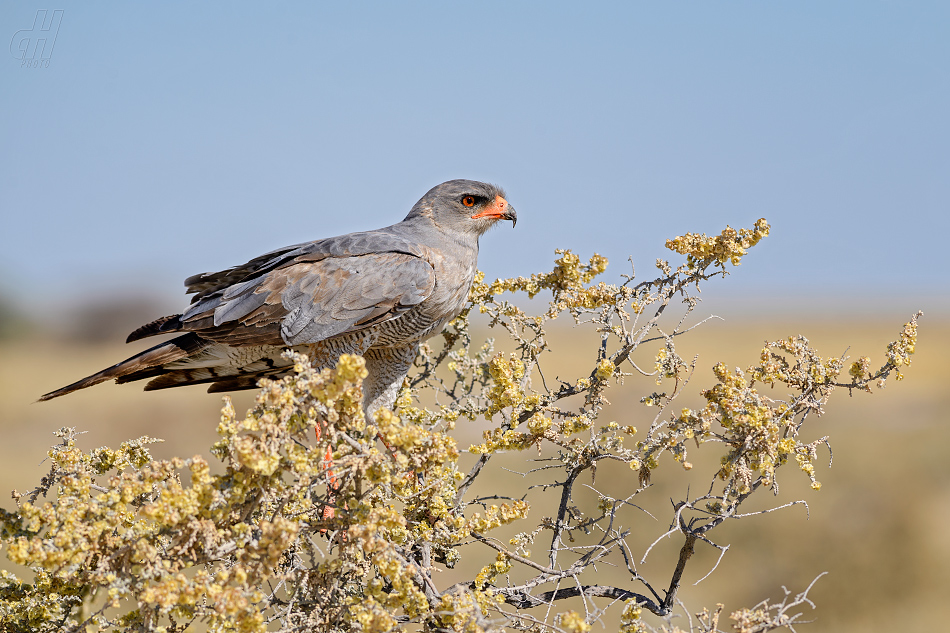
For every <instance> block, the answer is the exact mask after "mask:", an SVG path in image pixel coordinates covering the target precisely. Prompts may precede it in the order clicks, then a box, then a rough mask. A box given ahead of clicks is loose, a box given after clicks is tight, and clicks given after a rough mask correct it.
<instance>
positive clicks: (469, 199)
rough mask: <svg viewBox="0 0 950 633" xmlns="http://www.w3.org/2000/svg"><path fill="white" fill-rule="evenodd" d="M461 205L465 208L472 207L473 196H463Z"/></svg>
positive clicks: (473, 202) (473, 204)
mask: <svg viewBox="0 0 950 633" xmlns="http://www.w3.org/2000/svg"><path fill="white" fill-rule="evenodd" d="M462 204H464V205H465V206H466V207H474V206H475V196H465V197H464V198H462Z"/></svg>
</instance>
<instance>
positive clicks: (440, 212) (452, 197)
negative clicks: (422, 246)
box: [406, 180, 518, 238]
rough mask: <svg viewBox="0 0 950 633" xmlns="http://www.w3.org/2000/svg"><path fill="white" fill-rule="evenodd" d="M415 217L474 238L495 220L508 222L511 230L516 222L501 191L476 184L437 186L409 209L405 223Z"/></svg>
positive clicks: (475, 182)
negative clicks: (509, 221) (423, 218)
mask: <svg viewBox="0 0 950 633" xmlns="http://www.w3.org/2000/svg"><path fill="white" fill-rule="evenodd" d="M415 217H426V218H429V219H430V220H431V221H432V222H434V223H435V224H436V225H438V226H439V227H440V228H442V229H443V230H452V231H457V232H459V233H465V234H471V235H474V236H475V237H476V238H477V237H478V236H479V235H481V234H482V233H484V232H485V231H487V230H488V229H490V228H491V227H492V226H494V224H495V223H496V222H498V220H511V225H512V226H514V225H515V223H516V222H517V221H518V215H517V214H516V213H515V210H514V207H512V206H511V205H510V204H508V201H507V200H506V199H505V192H504V191H502V189H501V188H500V187H496V186H495V185H490V184H488V183H484V182H478V181H476V180H449V181H448V182H443V183H442V184H441V185H436V186H435V187H433V188H432V189H430V190H429V192H428V193H426V195H424V196H422V198H421V199H420V200H419V202H417V203H416V204H415V205H414V206H413V207H412V211H410V212H409V215H408V216H406V219H407V220H411V219H413V218H415Z"/></svg>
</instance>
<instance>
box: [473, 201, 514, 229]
mask: <svg viewBox="0 0 950 633" xmlns="http://www.w3.org/2000/svg"><path fill="white" fill-rule="evenodd" d="M476 218H495V219H496V220H511V226H512V228H514V226H515V224H517V223H518V214H517V213H515V209H514V207H512V206H511V205H510V204H508V201H507V200H505V199H504V198H502V197H501V196H495V201H494V202H492V203H491V204H489V205H488V206H487V207H485V208H484V209H482V210H481V211H479V212H478V213H476V214H475V215H473V216H472V219H473V220H474V219H476Z"/></svg>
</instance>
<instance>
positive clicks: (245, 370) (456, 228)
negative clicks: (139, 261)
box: [40, 180, 517, 411]
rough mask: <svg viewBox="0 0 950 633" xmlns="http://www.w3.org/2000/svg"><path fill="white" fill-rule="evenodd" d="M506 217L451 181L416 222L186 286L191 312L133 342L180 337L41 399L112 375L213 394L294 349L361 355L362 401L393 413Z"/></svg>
mask: <svg viewBox="0 0 950 633" xmlns="http://www.w3.org/2000/svg"><path fill="white" fill-rule="evenodd" d="M500 219H508V220H511V221H512V224H514V223H515V222H516V220H517V216H516V214H515V211H514V209H512V208H511V206H510V205H509V204H508V202H507V201H506V200H505V194H504V192H503V191H502V190H501V189H499V188H498V187H495V186H493V185H489V184H485V183H481V182H476V181H471V180H451V181H449V182H445V183H442V184H441V185H438V186H436V187H434V188H432V189H431V190H430V191H429V192H428V193H426V195H425V196H423V197H422V199H420V200H419V202H417V203H416V204H415V205H414V206H413V208H412V210H411V211H410V212H409V215H408V216H406V218H405V219H404V220H403V221H402V222H399V223H397V224H394V225H392V226H388V227H385V228H382V229H378V230H376V231H366V232H360V233H350V234H347V235H341V236H338V237H332V238H327V239H322V240H316V241H313V242H306V243H303V244H297V245H294V246H288V247H285V248H282V249H278V250H275V251H271V252H270V253H266V254H264V255H261V256H260V257H256V258H254V259H252V260H251V261H249V262H247V263H246V264H243V265H241V266H235V267H233V268H229V269H227V270H224V271H220V272H216V273H202V274H200V275H194V276H192V277H189V278H188V279H186V280H185V286H186V288H187V292H188V293H191V294H194V297H193V298H192V300H191V305H189V306H188V308H187V309H186V310H185V311H184V312H183V313H182V314H177V315H171V316H166V317H162V318H160V319H156V320H155V321H152V322H151V323H148V324H146V325H143V326H142V327H140V328H138V329H137V330H135V331H134V332H132V333H131V334H130V335H129V337H128V339H127V340H128V341H129V342H131V341H134V340H138V339H141V338H145V337H148V336H155V335H160V334H167V333H175V332H178V333H180V334H181V335H180V336H178V337H176V338H174V339H172V340H170V341H167V342H166V343H162V344H160V345H157V346H155V347H153V348H151V349H149V350H146V351H144V352H142V353H140V354H137V355H135V356H133V357H131V358H129V359H127V360H125V361H123V362H121V363H118V364H116V365H114V366H112V367H110V368H108V369H105V370H103V371H101V372H98V373H96V374H93V375H92V376H89V377H87V378H84V379H83V380H80V381H78V382H76V383H73V384H71V385H68V386H66V387H63V388H61V389H57V390H56V391H52V392H50V393H48V394H46V395H44V396H42V397H41V398H40V400H49V399H51V398H55V397H58V396H61V395H65V394H68V393H71V392H73V391H76V390H78V389H83V388H85V387H89V386H92V385H94V384H98V383H100V382H104V381H106V380H110V379H115V380H116V381H117V382H119V383H123V382H130V381H134V380H141V379H145V378H151V379H152V380H151V381H150V382H149V383H148V384H147V385H146V387H145V389H146V390H147V391H148V390H153V389H165V388H169V387H177V386H182V385H189V384H199V383H211V385H210V387H209V389H208V391H210V392H220V391H230V390H237V389H251V388H254V387H256V385H257V380H258V379H260V378H262V377H279V376H281V375H284V374H286V373H288V372H289V371H290V370H291V364H290V362H289V361H287V359H285V358H283V357H282V355H281V354H282V352H283V350H284V349H286V348H288V347H290V348H293V349H296V350H299V351H303V352H306V353H308V354H309V355H310V357H311V359H312V360H313V362H314V364H315V365H317V366H320V367H326V366H332V365H333V364H334V363H335V362H336V359H337V358H339V356H340V354H343V353H355V354H362V355H363V356H364V357H365V358H366V361H367V369H368V371H369V377H368V378H367V380H366V382H365V384H364V393H365V400H364V406H365V407H366V409H367V411H372V410H374V409H376V408H378V407H380V406H391V405H392V402H393V399H394V398H395V395H396V390H397V389H398V386H399V384H400V383H401V382H402V380H403V378H404V377H405V375H406V372H407V371H408V369H409V367H410V366H411V364H412V361H413V359H414V358H415V355H416V352H417V351H418V346H419V343H420V342H421V341H423V340H425V339H426V338H428V337H430V336H432V335H434V334H437V333H438V332H439V331H441V330H442V328H443V327H444V326H445V324H446V323H448V322H449V321H451V320H452V319H453V318H455V317H456V316H457V315H458V313H459V312H460V311H461V310H462V308H463V307H464V305H465V302H466V301H467V298H468V292H469V289H470V287H471V284H472V280H473V278H474V275H475V270H476V262H477V257H478V238H479V236H480V235H481V234H483V233H484V232H485V231H486V230H488V228H490V227H491V226H492V225H493V224H495V223H496V222H497V221H498V220H500Z"/></svg>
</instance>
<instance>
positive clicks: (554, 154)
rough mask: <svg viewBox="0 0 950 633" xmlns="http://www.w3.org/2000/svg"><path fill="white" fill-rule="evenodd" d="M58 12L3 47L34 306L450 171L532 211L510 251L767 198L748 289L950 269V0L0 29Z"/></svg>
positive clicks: (841, 291)
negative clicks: (503, 192) (37, 56)
mask: <svg viewBox="0 0 950 633" xmlns="http://www.w3.org/2000/svg"><path fill="white" fill-rule="evenodd" d="M37 9H49V10H54V9H62V10H63V11H64V13H63V14H62V21H61V24H60V26H59V31H58V35H57V37H56V41H55V48H54V49H53V52H52V54H51V55H50V56H49V65H48V67H47V68H23V67H21V62H20V61H18V60H17V59H15V57H14V54H13V52H15V51H10V50H9V49H7V50H6V51H4V52H3V53H0V59H2V61H0V85H2V87H3V88H2V90H0V114H2V116H0V121H2V123H0V135H2V136H0V140H2V145H3V147H4V150H5V151H3V152H2V154H0V214H2V227H3V228H2V229H0V290H3V291H4V292H6V293H7V294H12V295H14V296H16V297H19V298H20V299H21V300H22V301H25V302H29V303H31V304H34V305H36V304H39V303H50V302H52V303H56V302H57V301H62V300H63V299H75V298H76V297H77V296H81V295H83V294H86V293H89V294H91V295H96V296H101V295H103V294H108V293H123V292H138V293H142V294H148V293H156V294H160V295H162V296H169V297H174V296H175V295H174V293H180V292H181V290H182V287H181V281H182V280H183V279H184V278H185V277H186V276H188V275H191V274H193V273H196V272H201V271H207V270H217V269H221V268H225V267H227V266H230V265H234V264H238V263H241V262H243V261H246V260H247V259H249V258H251V257H253V256H255V255H258V254H260V253H262V252H264V251H267V250H270V249H273V248H276V247H279V246H282V245H285V244H290V243H295V242H301V241H306V240H310V239H316V238H319V237H325V236H330V235H335V234H339V233H343V232H348V231H353V230H364V229H372V228H377V227H379V226H383V225H386V224H391V223H393V222H395V221H398V220H400V219H401V218H402V217H403V216H404V215H405V213H406V212H407V211H408V209H409V207H410V206H411V205H412V203H413V202H415V200H416V199H418V198H419V197H420V196H421V195H422V194H423V193H425V191H426V190H427V189H429V188H430V187H431V186H433V185H435V184H437V183H439V182H442V181H444V180H447V179H450V178H473V179H480V180H488V181H492V182H496V183H498V184H501V185H502V186H504V187H505V188H506V189H507V190H508V193H509V199H510V201H511V202H512V203H513V205H514V206H515V207H516V208H517V209H518V212H519V223H518V227H517V229H515V230H514V231H512V230H511V229H510V228H509V227H508V226H507V225H506V226H505V227H504V228H500V229H498V230H496V231H493V232H491V233H490V234H488V235H487V236H485V237H484V238H483V241H482V253H481V256H480V265H481V267H482V268H483V269H484V270H485V271H486V272H487V273H488V274H489V275H490V276H501V275H504V276H509V275H517V274H528V273H531V272H537V271H541V270H543V269H545V268H547V267H549V266H550V262H551V260H552V258H553V251H554V249H555V248H572V249H574V250H575V251H577V252H579V253H581V254H582V255H589V254H590V253H592V252H593V251H595V250H596V251H599V252H601V253H603V254H605V255H607V256H608V257H610V258H611V261H612V262H613V267H612V268H613V271H614V274H615V275H618V274H619V273H620V272H627V271H628V270H629V264H627V263H626V259H627V257H628V256H633V259H634V262H635V264H636V265H637V269H638V271H640V274H641V275H644V276H646V275H650V274H652V272H653V269H652V268H651V267H652V264H653V261H654V260H655V259H656V258H657V257H667V256H671V255H672V254H670V253H669V252H668V251H665V249H663V247H662V245H663V241H664V239H665V238H667V237H671V236H673V235H677V234H681V233H683V232H685V231H690V230H691V231H705V232H718V230H720V229H721V228H722V227H723V226H724V225H725V224H731V225H732V226H749V225H751V223H752V222H753V221H754V220H755V219H757V218H759V217H762V216H764V217H766V218H768V219H769V220H770V222H771V223H772V226H773V235H772V236H771V237H769V238H768V239H767V240H766V241H765V242H763V243H762V245H761V246H759V247H757V249H756V250H757V252H755V251H754V252H753V253H752V254H751V255H750V257H749V258H748V259H747V260H746V261H745V263H744V264H743V266H742V267H741V268H740V269H739V271H738V272H737V274H735V275H733V276H732V277H731V279H730V280H729V282H728V283H727V284H726V285H725V286H722V285H721V286H722V287H723V288H728V289H729V290H728V291H729V292H731V293H738V294H740V295H745V296H754V295H758V294H765V295H769V294H771V295H776V294H778V295H787V296H801V295H803V294H805V293H810V292H814V293H818V294H823V295H825V296H841V295H855V296H858V295H862V296H864V297H872V298H878V299H879V300H880V301H882V302H884V301H893V300H894V297H901V298H902V299H901V301H904V299H907V300H908V303H907V310H910V309H912V308H916V307H925V308H926V307H927V306H928V303H929V302H932V301H934V300H936V299H938V298H940V297H942V296H945V295H946V294H947V290H948V283H947V274H948V272H950V271H948V266H947V263H946V262H947V258H946V255H945V253H946V250H947V245H946V243H947V236H948V229H950V221H948V219H947V215H948V203H950V122H948V118H950V115H948V113H950V3H945V2H913V1H907V2H880V1H878V2H872V1H863V2H828V1H820V2H819V1H796V2H790V1H787V2H759V1H757V2H718V1H703V2H685V1H681V2H665V3H662V2H650V3H645V2H643V3H642V2H629V3H615V4H611V3H602V4H596V3H583V5H582V4H581V3H558V2H544V3H541V2H536V3H534V2H497V3H495V2H479V3H448V2H400V3H369V2H358V3H357V2H352V3H334V4H331V3H320V4H305V3H289V2H288V3H280V4H279V5H277V4H263V3H200V4H190V3H175V2H163V3H161V4H156V3H87V4H82V5H80V4H78V3H67V2H62V3H61V4H59V5H52V4H38V3H34V2H16V3H14V2H6V3H3V4H2V5H0V36H2V38H3V43H4V45H6V44H7V43H8V42H11V40H12V39H13V38H14V34H16V33H17V32H18V31H20V30H21V29H30V28H31V26H32V25H33V21H34V18H35V15H36V11H37ZM181 300H183V298H182V299H181ZM181 300H179V299H172V300H171V301H172V302H171V303H170V304H169V307H170V309H172V310H174V309H175V308H176V307H178V305H179V302H180V301H181ZM901 307H903V306H901Z"/></svg>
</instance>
